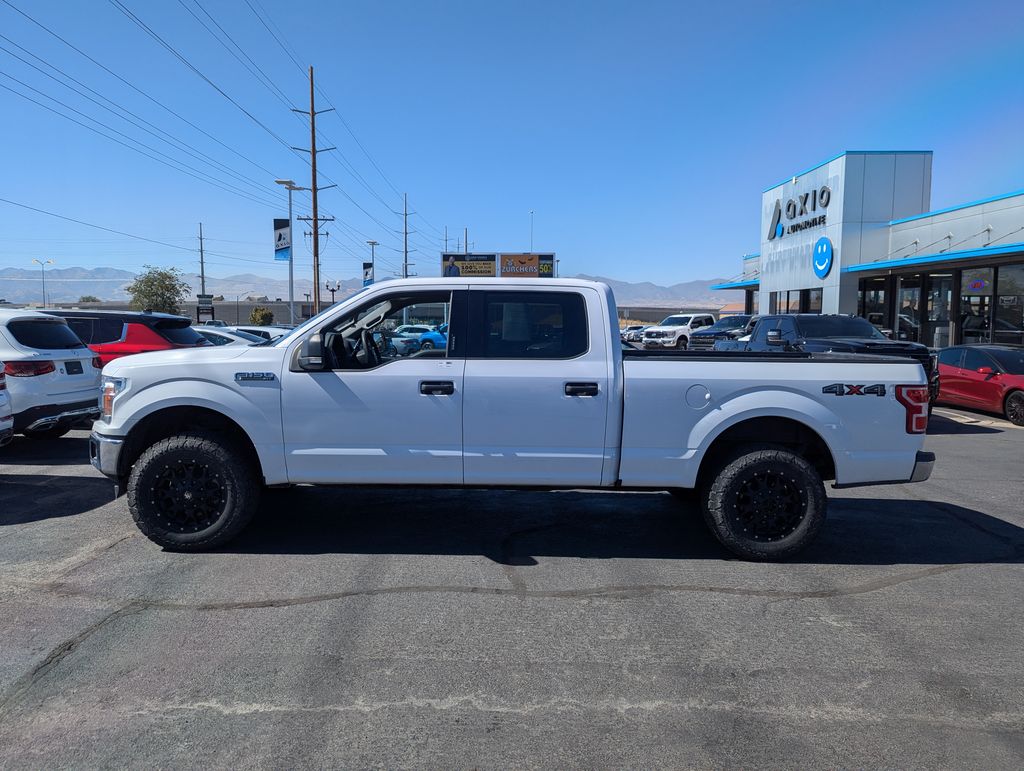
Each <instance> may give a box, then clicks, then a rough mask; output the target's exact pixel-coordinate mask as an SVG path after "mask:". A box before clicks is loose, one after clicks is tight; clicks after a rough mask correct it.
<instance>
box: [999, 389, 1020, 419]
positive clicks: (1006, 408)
mask: <svg viewBox="0 0 1024 771" xmlns="http://www.w3.org/2000/svg"><path fill="white" fill-rule="evenodd" d="M1003 413H1004V414H1005V415H1006V419H1007V420H1008V421H1010V422H1011V423H1013V425H1015V426H1024V391H1013V392H1011V393H1010V395H1009V396H1007V397H1006V402H1005V404H1004V405H1003Z"/></svg>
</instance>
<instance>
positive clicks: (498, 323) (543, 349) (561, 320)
mask: <svg viewBox="0 0 1024 771" xmlns="http://www.w3.org/2000/svg"><path fill="white" fill-rule="evenodd" d="M471 303H472V305H471V318H472V319H473V321H472V322H471V328H472V330H473V332H474V334H473V335H472V342H471V344H470V345H471V347H470V354H469V355H470V356H471V357H473V358H487V359H571V358H574V357H576V356H579V355H581V354H583V353H586V351H587V348H588V347H589V338H588V336H587V311H586V305H585V303H584V301H583V297H582V296H581V295H579V294H576V293H575V292H474V293H471Z"/></svg>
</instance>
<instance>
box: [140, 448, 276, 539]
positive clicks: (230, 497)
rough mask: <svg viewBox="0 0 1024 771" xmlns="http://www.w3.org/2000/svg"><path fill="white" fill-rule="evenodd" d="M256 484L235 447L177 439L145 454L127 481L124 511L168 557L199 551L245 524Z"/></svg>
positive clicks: (253, 508)
mask: <svg viewBox="0 0 1024 771" xmlns="http://www.w3.org/2000/svg"><path fill="white" fill-rule="evenodd" d="M259 495H260V482H259V478H258V476H257V474H256V472H255V469H254V468H253V466H252V463H251V462H250V460H249V459H248V458H247V457H246V455H245V453H243V452H242V451H241V450H240V449H239V448H238V447H237V446H236V445H235V444H234V443H232V442H229V441H225V439H224V438H222V437H220V436H215V435H212V434H205V433H194V434H179V435H177V436H171V437H168V438H167V439H162V440H160V441H159V442H157V443H156V444H154V445H153V446H151V447H150V448H148V449H147V450H146V451H145V452H143V453H142V455H141V456H140V457H139V459H138V460H137V461H136V462H135V464H134V465H133V466H132V470H131V474H130V475H129V477H128V508H129V509H130V510H131V512H132V518H133V519H134V520H135V524H136V525H138V527H139V530H141V531H142V532H143V534H144V535H145V536H146V537H147V538H149V539H150V540H151V541H153V542H155V543H157V544H159V545H160V546H163V547H164V548H165V549H169V550H171V551H190V552H191V551H204V550H206V549H212V548H215V547H217V546H221V545H222V544H225V543H227V542H228V541H230V540H231V539H232V538H234V537H235V536H237V535H238V534H239V533H240V532H242V530H243V529H245V526H246V525H248V524H249V521H250V520H251V519H252V517H253V514H254V513H255V511H256V507H257V505H258V503H259Z"/></svg>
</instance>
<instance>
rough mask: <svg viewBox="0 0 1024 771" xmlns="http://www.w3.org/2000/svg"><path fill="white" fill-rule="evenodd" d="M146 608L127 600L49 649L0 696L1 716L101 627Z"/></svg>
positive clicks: (144, 605)
mask: <svg viewBox="0 0 1024 771" xmlns="http://www.w3.org/2000/svg"><path fill="white" fill-rule="evenodd" d="M145 608H146V604H145V603H140V602H134V601H132V602H127V603H125V604H123V605H121V606H120V607H118V608H115V609H114V610H112V611H111V612H110V613H108V614H107V615H105V616H103V617H102V618H101V619H99V620H98V621H95V622H94V623H92V624H90V625H89V626H87V627H85V628H84V629H82V630H80V631H79V632H78V633H76V634H75V635H74V636H72V637H70V638H69V639H67V640H65V641H64V642H62V643H61V644H60V645H58V646H57V647H55V648H54V649H53V650H51V651H50V652H49V653H48V654H46V657H45V658H44V659H43V660H42V661H40V662H39V663H38V664H36V665H35V666H34V667H32V669H30V670H29V671H28V672H26V673H25V674H23V675H22V676H21V677H19V678H18V679H17V680H15V681H14V683H12V684H11V686H10V687H9V688H8V689H7V692H6V693H4V695H3V696H2V697H0V716H3V715H4V714H6V713H7V712H8V711H10V709H11V707H12V706H14V705H15V704H16V703H17V702H19V701H20V700H21V699H23V698H24V697H25V696H26V695H27V694H28V692H29V691H31V690H32V687H33V686H34V685H35V684H36V683H37V682H39V681H40V680H42V679H43V678H44V677H46V676H47V675H48V674H49V673H50V672H52V671H53V670H54V668H55V667H57V666H58V665H59V664H60V663H61V662H62V661H63V660H64V659H66V658H67V657H68V656H70V655H71V654H72V653H74V652H75V650H77V649H78V647H79V646H80V645H81V644H82V643H83V642H85V641H86V640H88V639H89V638H90V637H92V636H93V635H94V634H96V632H98V631H99V630H100V629H102V628H103V627H105V626H107V625H108V624H111V623H113V622H114V621H116V620H117V619H119V618H121V617H122V616H125V615H128V614H131V613H138V612H140V611H142V610H144V609H145Z"/></svg>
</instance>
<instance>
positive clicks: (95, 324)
mask: <svg viewBox="0 0 1024 771" xmlns="http://www.w3.org/2000/svg"><path fill="white" fill-rule="evenodd" d="M46 312H47V313H49V314H50V315H52V316H59V317H60V318H62V319H65V320H66V321H67V322H68V326H69V327H71V329H73V330H74V331H75V333H76V334H77V335H78V336H79V337H80V338H82V342H83V343H85V344H86V345H88V346H89V348H91V349H92V350H93V351H94V352H95V353H96V354H97V355H98V356H99V357H100V361H101V362H102V363H103V364H107V363H109V362H111V361H113V360H114V359H117V358H119V357H121V356H129V355H131V354H134V353H145V352H146V351H167V350H170V349H171V348H198V347H200V346H206V345H209V342H207V340H206V338H204V337H202V336H201V335H200V334H199V333H198V332H196V331H195V330H194V329H192V321H191V320H190V319H189V318H187V317H186V316H173V315H171V314H169V313H152V312H149V311H65V310H55V311H46Z"/></svg>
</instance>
